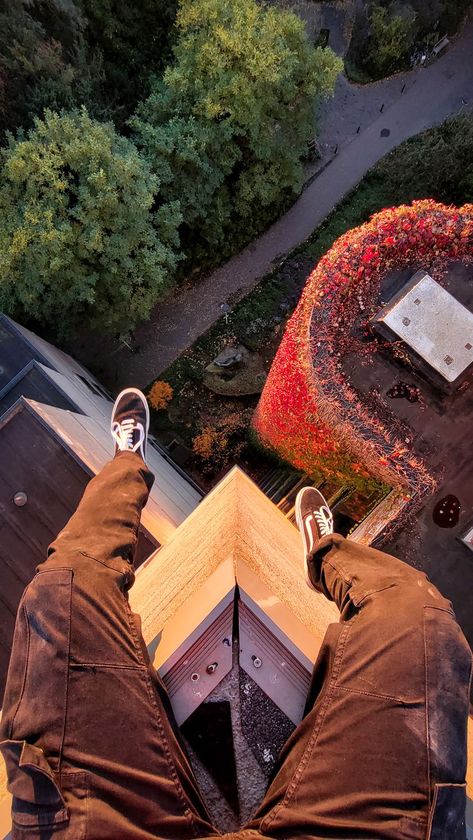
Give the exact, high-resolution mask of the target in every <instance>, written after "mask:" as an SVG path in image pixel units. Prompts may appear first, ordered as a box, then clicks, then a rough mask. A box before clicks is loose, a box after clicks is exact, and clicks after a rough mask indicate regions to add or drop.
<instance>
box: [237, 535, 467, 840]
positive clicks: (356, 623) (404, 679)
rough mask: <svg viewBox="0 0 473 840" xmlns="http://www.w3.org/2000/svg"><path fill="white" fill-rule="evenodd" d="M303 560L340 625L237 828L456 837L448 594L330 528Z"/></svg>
mask: <svg viewBox="0 0 473 840" xmlns="http://www.w3.org/2000/svg"><path fill="white" fill-rule="evenodd" d="M312 564H313V568H314V569H315V573H316V574H317V576H318V588H319V589H320V590H321V591H323V592H324V593H325V595H326V596H327V597H328V598H329V599H330V600H333V601H335V602H336V603H337V605H338V607H339V609H340V613H341V615H340V623H339V624H334V625H331V626H330V627H329V628H328V631H327V634H326V637H325V640H324V642H323V645H322V648H321V651H320V655H319V657H318V661H317V663H316V666H315V670H314V676H313V682H312V688H311V692H310V694H309V700H308V708H307V709H306V715H305V717H304V719H303V720H302V722H301V724H300V725H299V726H298V727H297V729H296V730H295V732H294V733H293V735H292V736H291V738H290V739H289V740H288V742H287V743H286V745H285V746H284V748H283V751H282V754H281V756H280V759H279V763H278V766H277V768H276V771H275V775H274V777H273V780H272V782H271V784H270V786H269V789H268V791H267V794H266V797H265V799H264V801H263V803H262V805H261V807H260V809H259V810H258V812H257V814H256V815H255V817H254V819H253V820H252V821H251V823H250V825H249V827H250V828H254V829H258V830H259V831H261V833H262V834H263V835H264V836H266V837H271V838H296V837H297V838H346V840H355V839H356V838H363V840H367V838H373V840H381V838H392V840H401V838H411V840H415V838H419V840H420V838H427V837H429V838H432V840H434V838H435V840H460V838H464V837H465V823H464V809H465V801H466V800H465V787H464V783H465V773H466V725H467V717H468V707H469V682H470V672H471V652H470V649H469V647H468V645H467V643H466V640H465V638H464V636H463V634H462V632H461V630H460V628H459V627H458V624H457V622H456V620H455V617H454V614H453V611H452V607H451V604H450V602H448V601H446V600H445V599H444V598H443V597H442V596H441V595H440V593H439V592H438V591H437V590H436V589H435V587H434V586H433V585H432V584H431V583H430V582H429V580H428V579H427V578H426V576H425V575H424V574H422V573H420V572H418V571H416V570H415V569H413V568H411V567H409V566H407V565H406V564H404V563H402V562H401V561H399V560H397V559H396V558H394V557H391V556H389V555H387V554H383V553H382V552H380V551H376V550H374V549H371V548H366V547H364V546H361V545H358V544H357V543H354V542H350V541H347V540H345V539H344V538H343V537H341V536H338V535H332V536H329V537H325V538H324V539H323V540H322V542H321V544H320V549H319V550H318V551H317V553H316V554H315V555H314V557H313V558H312Z"/></svg>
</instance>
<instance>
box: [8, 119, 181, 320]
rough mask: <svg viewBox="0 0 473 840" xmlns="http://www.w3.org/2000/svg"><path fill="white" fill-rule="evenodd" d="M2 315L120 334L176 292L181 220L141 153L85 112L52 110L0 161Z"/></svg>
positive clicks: (11, 143)
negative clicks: (163, 199)
mask: <svg viewBox="0 0 473 840" xmlns="http://www.w3.org/2000/svg"><path fill="white" fill-rule="evenodd" d="M0 166H1V182H0V308H1V309H4V310H5V311H7V312H9V313H10V314H12V315H14V316H15V317H18V318H20V320H21V319H25V318H26V319H31V318H34V319H37V320H38V321H41V322H44V323H47V324H49V325H50V326H51V327H52V328H53V331H54V332H56V333H57V334H59V335H65V334H66V333H67V332H68V331H71V330H72V329H73V328H74V327H75V326H77V324H78V323H83V322H84V321H86V322H89V324H90V325H91V326H93V327H97V328H105V329H107V330H114V331H120V330H122V329H130V328H131V327H133V325H134V324H135V323H136V322H137V321H138V320H139V319H142V318H146V317H147V316H148V314H149V312H150V309H151V307H152V306H153V304H154V303H155V302H156V301H157V300H158V299H159V298H160V297H162V296H163V295H164V294H165V293H166V292H167V291H168V290H169V288H170V285H171V282H172V275H173V271H174V269H175V265H176V260H177V255H176V247H177V244H178V239H177V234H176V229H177V225H178V224H179V221H180V216H179V213H178V209H177V207H176V206H175V205H162V206H161V207H159V208H158V209H157V210H156V211H155V212H153V208H156V207H157V204H156V202H157V199H158V196H157V181H156V178H155V177H154V176H153V175H152V174H151V172H150V170H149V167H148V164H147V163H146V161H145V160H144V159H143V158H142V157H141V156H140V154H139V153H138V151H137V149H136V148H135V146H134V145H133V143H131V141H130V140H127V139H125V138H123V137H119V136H118V135H117V134H116V132H115V130H114V128H113V126H112V125H110V124H102V123H98V122H95V121H94V120H92V119H91V118H90V117H89V115H88V114H87V112H86V111H85V110H82V111H80V112H74V113H71V114H64V115H62V116H59V115H58V114H55V113H52V112H49V111H48V112H47V113H46V115H45V118H44V120H39V119H37V120H36V121H35V126H34V129H32V130H31V131H30V132H29V133H28V135H27V136H26V137H24V136H23V135H19V136H18V138H17V139H15V138H13V137H12V136H10V138H9V143H8V147H7V148H6V149H5V150H3V152H1V154H0Z"/></svg>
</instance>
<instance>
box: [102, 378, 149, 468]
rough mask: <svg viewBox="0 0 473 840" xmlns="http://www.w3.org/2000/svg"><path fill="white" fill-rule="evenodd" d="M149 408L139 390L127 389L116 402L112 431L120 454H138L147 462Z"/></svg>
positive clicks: (116, 451)
mask: <svg viewBox="0 0 473 840" xmlns="http://www.w3.org/2000/svg"><path fill="white" fill-rule="evenodd" d="M148 429H149V408H148V402H147V399H146V397H145V395H144V394H142V393H141V391H138V388H125V390H124V391H122V392H121V393H120V394H119V395H118V397H117V398H116V400H115V405H114V406H113V411H112V420H111V424H110V431H111V434H112V438H113V441H114V443H115V455H117V454H118V452H138V454H139V455H141V457H142V458H143V461H146V441H147V436H148Z"/></svg>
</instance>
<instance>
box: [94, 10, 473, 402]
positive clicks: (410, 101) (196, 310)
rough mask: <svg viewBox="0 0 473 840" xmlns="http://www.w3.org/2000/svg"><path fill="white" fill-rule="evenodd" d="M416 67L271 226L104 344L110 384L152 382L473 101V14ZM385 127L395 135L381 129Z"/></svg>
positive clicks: (104, 372) (104, 369)
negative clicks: (124, 335) (362, 189)
mask: <svg viewBox="0 0 473 840" xmlns="http://www.w3.org/2000/svg"><path fill="white" fill-rule="evenodd" d="M409 75H410V79H409V84H408V85H407V86H406V90H405V92H404V94H403V95H402V96H401V97H399V98H397V99H396V100H395V101H394V102H393V103H392V104H391V105H390V106H389V107H387V108H385V109H384V110H383V113H382V114H380V115H379V116H378V117H377V118H376V119H375V120H374V121H373V122H372V123H371V124H370V125H369V126H368V127H367V128H366V129H364V130H362V131H360V134H359V135H355V138H354V139H353V140H352V141H351V142H350V143H348V144H346V145H345V146H344V147H343V148H341V150H340V151H339V153H338V154H337V156H336V157H335V158H334V160H333V161H332V162H331V163H330V164H329V165H328V166H327V167H326V168H325V169H324V170H323V171H322V172H321V173H320V174H319V175H318V176H317V177H316V178H315V180H314V181H312V183H311V184H310V185H309V186H308V187H307V189H306V190H305V191H304V192H303V193H302V195H301V196H300V198H299V199H298V200H297V201H296V202H295V204H294V205H293V206H292V207H291V209H290V210H289V211H288V212H287V213H285V214H284V216H282V217H281V218H280V219H279V220H278V221H277V222H276V223H275V224H273V225H272V226H271V227H270V228H269V229H268V230H267V231H266V233H264V234H263V235H262V236H260V237H259V238H258V239H256V240H255V241H254V242H252V243H251V244H250V245H248V246H247V247H246V248H245V249H244V250H243V251H241V252H240V253H239V254H237V255H236V256H234V257H233V258H232V259H231V260H229V262H227V263H225V264H224V265H222V266H221V267H220V268H218V269H217V270H216V271H214V272H213V273H212V274H210V275H209V276H208V277H207V278H206V279H205V280H204V281H202V282H201V283H200V284H199V285H198V286H196V287H190V288H184V289H182V290H180V291H179V292H177V293H176V295H175V296H174V297H173V298H171V299H170V300H169V301H167V302H165V303H164V304H159V305H158V306H157V307H156V309H155V311H154V313H153V315H152V317H151V320H150V321H148V322H146V323H145V324H143V325H141V326H140V327H139V328H138V330H137V331H136V339H137V343H138V347H139V352H137V353H130V352H129V351H128V350H126V349H120V350H119V351H118V352H117V350H116V349H113V350H111V352H107V348H106V347H103V348H101V367H102V375H103V379H104V380H106V381H107V382H108V384H109V385H110V387H113V388H118V387H122V386H124V385H128V384H134V385H137V386H141V387H144V386H145V385H147V384H148V383H149V382H150V381H151V380H152V379H153V378H155V377H156V376H157V375H158V374H159V373H160V372H161V371H163V370H164V369H165V368H166V367H167V366H168V365H169V364H170V363H171V362H172V361H174V359H176V358H177V357H178V356H179V355H180V354H181V353H182V352H183V351H184V350H185V349H186V348H187V347H189V346H190V345H191V344H193V342H194V341H195V340H196V339H197V338H198V336H199V335H201V334H202V333H203V332H205V331H206V330H207V329H208V328H209V327H210V326H211V325H212V324H213V323H214V322H215V321H216V320H217V318H218V317H219V316H220V315H221V314H222V310H221V304H222V302H224V301H226V300H227V298H229V297H230V299H231V302H232V303H234V302H235V300H236V299H237V298H240V297H243V296H244V295H245V294H248V293H249V292H250V291H251V289H252V288H253V287H254V286H255V285H256V283H257V281H258V280H259V279H260V278H261V277H263V276H264V275H265V274H266V273H267V272H268V271H270V270H271V268H273V267H274V266H275V265H277V264H278V262H279V261H280V260H282V259H283V257H284V255H285V254H287V253H288V252H289V251H291V250H292V249H293V248H294V247H295V246H296V245H299V244H300V243H301V242H303V241H304V240H305V239H307V237H308V236H309V235H310V234H311V233H312V231H313V230H314V228H316V227H317V226H318V225H319V224H320V223H321V222H322V221H323V219H325V217H326V216H327V215H328V213H330V211H331V210H332V209H333V208H334V207H335V206H336V205H337V204H338V203H339V201H340V200H341V199H342V198H343V197H344V196H345V195H346V194H347V193H348V192H349V191H350V190H351V189H352V188H353V187H354V186H355V185H356V184H357V183H358V182H359V181H360V180H361V179H362V177H363V176H364V174H365V173H366V172H367V170H368V169H370V168H371V167H372V166H373V165H374V164H375V163H376V162H377V161H378V160H379V159H380V158H381V157H383V155H385V154H386V152H388V151H390V150H391V149H393V148H395V146H397V145H399V143H401V142H402V141H403V140H406V139H407V138H408V137H411V136H413V135H415V134H418V133H419V132H420V131H423V130H424V129H426V128H429V127H430V126H433V125H436V124H438V123H441V122H442V121H443V120H444V119H446V118H447V117H448V116H451V115H453V114H456V113H458V112H460V111H461V110H462V109H465V108H471V107H472V106H473V20H471V21H470V22H469V23H468V24H467V26H466V27H465V29H464V31H463V33H462V35H461V37H459V38H458V39H457V41H456V42H455V43H454V44H453V45H452V47H451V48H450V49H449V50H448V51H447V52H446V53H445V54H444V55H443V56H442V57H441V58H440V59H438V60H437V61H436V62H435V63H434V64H432V65H431V66H430V67H427V68H423V69H420V70H418V71H415V73H413V74H409ZM388 82H389V84H391V83H392V80H388ZM385 129H387V130H388V131H389V136H388V137H383V136H382V135H381V132H382V131H383V130H385ZM82 349H84V348H82ZM78 354H79V355H80V356H81V357H82V358H83V360H84V362H85V363H87V361H90V362H91V363H93V362H94V361H96V360H95V359H94V357H93V356H90V355H89V354H88V353H87V352H86V351H84V352H81V351H80V350H78ZM88 355H89V359H88V358H87V356H88Z"/></svg>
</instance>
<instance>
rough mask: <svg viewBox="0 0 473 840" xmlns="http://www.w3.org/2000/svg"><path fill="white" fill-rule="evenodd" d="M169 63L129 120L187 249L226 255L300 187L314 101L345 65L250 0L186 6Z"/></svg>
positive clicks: (293, 24)
mask: <svg viewBox="0 0 473 840" xmlns="http://www.w3.org/2000/svg"><path fill="white" fill-rule="evenodd" d="M177 32H178V38H177V42H176V44H175V47H174V61H173V63H172V64H171V65H170V66H169V67H167V68H166V71H165V73H164V76H163V78H162V79H161V80H158V81H156V82H155V83H154V85H153V90H152V93H151V95H150V96H149V98H148V99H147V100H146V101H145V102H144V103H143V104H142V105H141V106H140V107H139V108H138V111H137V114H136V115H135V117H134V118H133V119H132V120H131V125H132V127H133V129H134V131H135V135H136V138H137V140H138V142H139V144H140V145H141V146H142V147H143V148H144V150H145V151H146V154H147V156H148V157H149V159H150V162H151V165H152V168H153V170H154V171H155V172H156V173H157V174H158V177H159V179H160V182H161V189H162V193H163V196H164V197H165V198H166V199H167V200H170V201H172V200H175V199H177V198H179V201H180V203H181V209H182V214H183V219H184V225H183V229H182V233H183V242H184V245H185V248H186V250H189V249H190V250H191V251H192V250H193V251H194V253H195V251H196V250H197V251H198V249H199V247H201V248H203V249H204V250H205V249H206V250H207V251H209V250H210V249H212V248H218V249H219V250H218V253H219V255H221V254H222V253H225V252H226V251H227V252H228V251H229V250H231V248H232V247H235V245H236V244H238V243H239V242H240V241H241V240H242V239H248V238H249V236H251V234H252V233H254V232H255V231H256V230H258V229H259V228H261V227H262V226H263V225H264V224H265V223H267V222H268V221H269V220H270V219H271V218H273V217H274V216H275V214H276V213H277V212H278V210H279V209H280V208H281V206H282V204H283V203H284V201H285V200H288V199H290V198H293V197H294V196H295V195H296V194H297V193H298V192H299V191H300V188H301V184H302V166H301V157H302V156H303V155H304V153H305V151H306V148H307V141H308V139H309V138H310V137H311V136H313V128H314V117H313V114H314V100H315V98H316V97H317V96H321V95H324V94H329V93H330V92H331V91H332V90H333V86H334V83H335V79H336V77H337V74H338V72H339V71H340V69H341V67H342V64H341V61H340V60H339V59H338V58H337V57H336V56H335V55H334V53H333V52H332V51H331V50H329V49H325V50H322V49H315V50H314V48H313V46H312V45H311V44H310V42H309V41H308V39H307V36H306V33H305V30H304V26H303V23H302V21H301V20H300V19H299V18H298V17H296V15H294V14H292V13H291V12H286V11H281V10H279V9H274V8H269V7H267V6H264V5H261V4H259V3H257V2H256V0H239V2H238V3H235V2H233V0H182V2H181V5H180V7H179V11H178V15H177Z"/></svg>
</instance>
